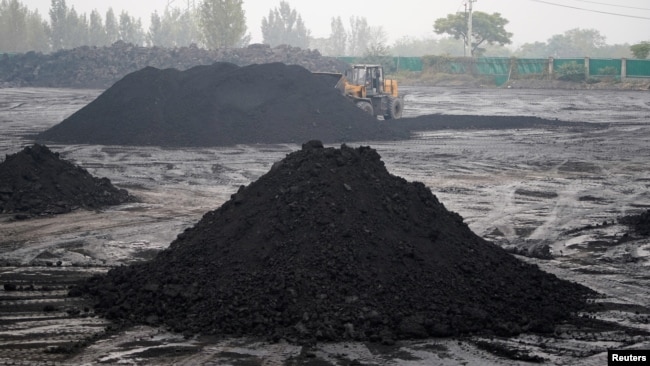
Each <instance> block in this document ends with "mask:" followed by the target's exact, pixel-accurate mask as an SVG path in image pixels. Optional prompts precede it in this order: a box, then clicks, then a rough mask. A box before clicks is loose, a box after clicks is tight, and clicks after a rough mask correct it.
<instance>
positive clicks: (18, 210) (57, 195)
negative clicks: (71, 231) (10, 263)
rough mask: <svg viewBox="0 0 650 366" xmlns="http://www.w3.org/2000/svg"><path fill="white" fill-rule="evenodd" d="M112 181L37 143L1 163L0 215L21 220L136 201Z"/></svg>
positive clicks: (9, 156) (8, 156)
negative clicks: (66, 159) (7, 215)
mask: <svg viewBox="0 0 650 366" xmlns="http://www.w3.org/2000/svg"><path fill="white" fill-rule="evenodd" d="M134 200H135V198H134V197H132V196H130V195H129V193H128V192H127V191H126V190H124V189H119V188H116V187H115V186H113V185H112V184H111V181H110V180H109V179H108V178H96V177H93V176H92V175H91V174H90V173H89V172H88V171H86V170H85V169H83V168H82V167H79V166H77V165H74V164H73V163H71V162H69V161H65V160H62V159H60V158H59V154H58V153H55V152H52V151H51V150H50V149H49V148H48V147H47V146H43V145H39V144H35V145H33V146H29V147H25V148H24V149H23V150H22V151H20V152H18V153H16V154H12V155H7V157H6V158H5V160H4V161H3V162H2V163H0V212H2V213H13V214H16V215H17V217H18V218H27V217H33V216H42V215H53V214H60V213H66V212H70V211H72V210H74V209H76V208H86V209H97V208H101V207H104V206H110V205H118V204H121V203H125V202H129V201H134Z"/></svg>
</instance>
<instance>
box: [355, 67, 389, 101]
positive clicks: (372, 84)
mask: <svg viewBox="0 0 650 366" xmlns="http://www.w3.org/2000/svg"><path fill="white" fill-rule="evenodd" d="M345 76H346V78H347V79H348V81H349V82H350V83H351V84H354V85H357V86H365V88H366V95H367V96H373V95H377V94H383V93H384V71H383V68H382V66H381V65H354V66H353V67H352V69H350V70H348V71H347V72H346V75H345Z"/></svg>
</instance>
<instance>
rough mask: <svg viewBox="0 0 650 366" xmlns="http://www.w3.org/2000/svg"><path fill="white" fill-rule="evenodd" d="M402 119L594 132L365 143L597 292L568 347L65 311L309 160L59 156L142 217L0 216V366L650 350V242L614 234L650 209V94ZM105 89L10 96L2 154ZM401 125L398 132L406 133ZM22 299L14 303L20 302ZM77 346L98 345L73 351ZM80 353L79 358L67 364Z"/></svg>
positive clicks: (466, 98)
mask: <svg viewBox="0 0 650 366" xmlns="http://www.w3.org/2000/svg"><path fill="white" fill-rule="evenodd" d="M402 91H403V92H405V93H407V97H406V109H405V116H417V115H422V114H432V113H444V114H471V115H497V116H501V115H526V116H538V117H543V118H549V119H560V120H566V121H573V122H592V123H598V124H597V125H593V126H584V125H576V126H569V127H538V128H528V129H509V130H490V129H481V130H471V129H469V130H454V129H453V128H449V129H445V130H436V131H428V132H421V133H417V134H416V135H414V136H413V138H412V139H410V140H405V141H397V142H385V141H384V142H373V141H359V142H357V143H354V144H349V145H351V146H357V145H370V146H372V147H373V148H375V149H376V150H377V151H378V153H379V154H380V155H381V157H382V160H383V161H384V162H385V163H386V167H387V168H388V170H389V171H390V172H391V173H392V174H395V175H399V176H401V177H403V178H405V179H407V180H409V181H420V182H423V183H424V184H426V185H427V186H428V187H430V188H431V190H432V191H433V193H434V194H435V195H436V196H437V197H438V199H439V200H440V201H441V202H442V203H444V205H445V206H446V207H447V208H448V209H449V210H452V211H455V212H458V213H459V214H460V215H461V216H463V217H464V218H465V221H466V222H467V223H468V224H469V226H470V228H471V229H472V230H473V231H474V232H475V233H477V234H478V235H480V236H482V237H484V238H487V239H489V240H492V241H494V242H496V243H498V244H499V245H502V246H504V247H508V246H519V247H532V246H540V245H548V246H549V247H550V248H551V250H552V253H553V255H554V258H553V259H552V260H539V259H531V258H525V260H526V261H528V262H531V263H536V264H538V265H539V266H540V267H541V268H542V269H544V270H546V271H549V272H551V273H554V274H556V275H558V276H560V277H562V278H565V279H569V280H572V281H576V282H579V283H581V284H584V285H586V286H588V287H590V288H592V289H594V290H596V291H598V292H600V293H602V294H603V296H602V297H600V298H597V299H594V305H593V309H592V310H593V311H592V312H591V313H589V316H591V317H596V318H598V319H601V320H606V321H610V322H611V324H610V325H608V326H606V327H603V326H602V325H600V324H596V323H585V324H566V325H565V326H562V327H559V328H558V329H557V330H556V332H555V333H554V334H550V335H537V334H524V335H520V336H518V337H513V338H492V339H487V338H482V337H464V338H462V339H451V338H444V339H431V340H424V341H410V342H409V341H404V342H398V343H396V344H394V345H383V346H378V345H376V344H371V343H353V342H350V343H323V344H318V345H317V346H316V347H315V348H306V347H300V346H296V345H291V344H287V343H282V342H280V343H267V342H264V341H262V340H256V339H226V340H216V339H209V338H201V337H194V338H189V339H185V338H184V337H183V336H182V335H178V334H173V333H169V332H167V331H165V330H164V329H158V328H148V327H137V328H133V329H131V330H129V331H126V332H119V333H110V332H109V333H104V330H105V329H106V327H107V326H108V323H107V322H106V321H104V320H102V319H100V318H98V317H95V316H93V314H92V309H90V308H87V307H86V305H84V304H80V303H78V300H76V299H69V298H67V297H66V296H65V294H66V291H65V287H66V285H68V284H70V283H72V282H74V281H75V280H77V279H79V278H83V277H87V276H89V275H90V274H92V273H98V272H104V271H106V270H107V269H108V268H109V267H110V266H114V265H119V264H123V263H131V262H133V261H139V260H143V259H148V258H151V257H152V256H153V255H154V254H155V252H156V251H158V250H160V249H162V248H165V247H166V246H167V245H169V243H170V242H171V241H172V240H173V239H174V238H176V236H177V235H178V234H179V233H180V232H182V231H183V230H184V229H185V228H187V227H189V226H191V225H193V224H194V223H196V222H197V221H198V220H199V219H200V217H201V216H202V215H203V214H204V213H205V212H207V211H210V210H213V209H215V208H216V207H218V206H219V205H221V203H223V202H224V201H226V200H227V199H228V198H229V197H230V195H231V194H233V193H234V192H236V191H237V189H238V187H239V186H240V185H246V184H248V183H250V182H252V181H254V180H256V179H257V178H258V177H259V176H261V175H262V174H264V173H266V172H267V171H268V170H269V169H270V167H271V165H272V164H273V162H275V161H277V160H280V159H282V158H283V157H284V156H285V155H286V154H288V153H290V152H292V151H295V150H298V149H299V148H300V146H299V145H294V144H277V145H238V146H234V147H221V148H193V149H189V148H183V149H171V148H164V149H163V148H157V147H133V146H129V147H124V146H100V145H49V147H50V148H51V149H52V150H53V151H57V152H60V154H61V156H62V157H63V158H66V159H68V160H71V161H73V162H74V163H76V164H78V165H80V166H82V167H84V168H85V169H87V170H88V171H89V172H91V173H92V174H93V175H95V176H99V177H107V178H109V179H110V180H111V182H113V183H114V184H115V185H116V186H118V187H120V188H125V189H128V190H129V192H130V193H132V194H134V195H136V196H137V197H139V198H140V202H137V203H128V204H124V205H121V206H116V207H112V208H110V209H106V210H97V211H76V212H73V213H70V214H65V215H58V216H55V217H50V218H43V219H37V220H28V221H18V222H10V221H8V218H7V217H4V218H0V263H2V264H3V267H0V280H1V281H2V283H3V284H8V285H15V286H16V289H17V290H16V291H6V290H5V291H3V290H0V312H1V313H0V362H5V363H10V362H18V361H23V362H24V361H26V360H29V361H31V362H32V364H53V363H58V364H84V363H85V364H92V363H100V362H105V363H117V362H122V363H127V364H129V363H130V364H185V365H190V364H213V365H217V364H230V365H276V364H277V365H280V364H305V365H348V364H366V365H431V364H440V365H454V364H467V365H479V364H481V365H485V364H494V365H510V364H521V363H522V362H523V361H521V360H529V361H539V360H541V359H543V360H546V362H547V363H552V364H567V365H568V364H571V365H602V364H604V363H605V362H606V361H605V355H606V350H607V348H623V347H631V348H645V349H648V348H650V338H649V337H648V336H647V332H648V331H650V326H649V325H648V318H649V316H650V310H649V306H650V300H649V299H650V296H649V295H650V290H649V289H650V286H649V285H650V283H649V282H650V270H649V267H648V265H649V264H650V262H649V254H650V241H649V240H647V239H642V240H633V241H625V240H620V239H621V238H622V236H623V234H624V233H625V232H626V231H627V229H626V228H625V227H624V226H622V225H620V224H618V223H617V219H618V218H620V217H622V216H624V215H628V214H634V213H641V212H643V211H645V210H647V209H648V208H650V195H649V194H648V186H649V185H650V169H649V168H650V159H648V158H649V157H650V147H649V146H650V126H649V125H648V122H650V94H648V93H647V92H638V91H637V92H633V91H579V92H576V91H568V90H567V91H563V90H530V89H516V90H515V89H499V90H494V89H490V90H482V89H442V88H427V87H418V88H407V87H404V88H403V89H402ZM99 93H100V91H99V90H73V89H28V88H19V89H1V90H0V95H1V96H2V97H1V98H0V101H1V102H0V124H1V125H2V131H3V133H2V135H1V136H0V154H3V155H4V154H12V153H15V152H16V151H18V150H20V149H21V148H23V147H24V146H27V145H29V144H31V141H28V140H25V139H23V138H22V136H23V135H26V134H33V133H36V132H39V131H42V130H44V129H47V128H49V127H51V126H53V125H55V124H57V123H59V122H60V121H61V120H62V119H64V118H65V117H67V116H69V115H71V114H72V113H74V112H75V111H77V110H78V109H79V108H81V107H83V106H84V105H86V104H87V103H89V102H90V101H92V100H93V99H94V98H95V97H96V96H97V95H99ZM396 123H399V121H396ZM12 288H13V287H12V286H9V288H8V289H12ZM80 345H85V347H83V348H81V349H80V351H79V349H78V348H77V349H75V348H76V347H79V346H80ZM68 350H77V351H78V352H77V353H71V354H70V353H65V352H66V351H68Z"/></svg>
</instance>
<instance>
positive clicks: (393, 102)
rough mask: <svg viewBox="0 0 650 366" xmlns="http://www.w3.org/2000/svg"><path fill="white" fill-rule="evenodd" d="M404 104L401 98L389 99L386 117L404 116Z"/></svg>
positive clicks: (396, 117) (397, 117)
mask: <svg viewBox="0 0 650 366" xmlns="http://www.w3.org/2000/svg"><path fill="white" fill-rule="evenodd" d="M403 110H404V106H403V105H402V100H401V99H399V98H392V97H391V98H390V99H388V111H387V112H388V113H386V114H385V115H384V119H399V118H402V111H403Z"/></svg>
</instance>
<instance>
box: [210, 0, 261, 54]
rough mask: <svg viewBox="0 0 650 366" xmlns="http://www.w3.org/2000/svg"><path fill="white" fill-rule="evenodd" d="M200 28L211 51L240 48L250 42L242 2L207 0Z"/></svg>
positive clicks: (240, 0)
mask: <svg viewBox="0 0 650 366" xmlns="http://www.w3.org/2000/svg"><path fill="white" fill-rule="evenodd" d="M199 27H200V30H201V36H202V38H203V42H204V43H205V46H206V47H207V48H210V49H217V48H224V47H240V46H243V45H245V44H247V43H249V42H250V36H249V35H246V14H245V12H244V9H243V7H242V0H205V1H203V3H202V4H201V7H200V12H199Z"/></svg>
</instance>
